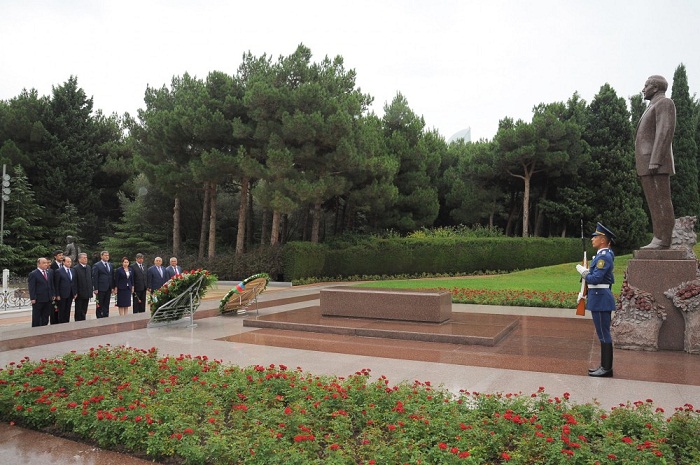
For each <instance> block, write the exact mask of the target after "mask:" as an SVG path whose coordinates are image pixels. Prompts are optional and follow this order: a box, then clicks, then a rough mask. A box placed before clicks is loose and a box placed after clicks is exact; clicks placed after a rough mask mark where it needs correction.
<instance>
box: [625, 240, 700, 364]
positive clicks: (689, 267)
mask: <svg viewBox="0 0 700 465" xmlns="http://www.w3.org/2000/svg"><path fill="white" fill-rule="evenodd" d="M633 256H634V258H632V260H630V261H629V264H628V266H627V281H628V282H629V285H630V286H633V287H636V288H639V289H641V290H643V291H647V292H650V293H651V294H652V295H653V296H654V299H656V302H658V303H659V304H660V305H662V306H663V307H664V310H666V314H667V317H666V321H664V323H663V325H662V326H661V330H660V331H659V350H683V349H684V347H683V340H684V333H685V321H684V319H683V315H682V314H681V311H680V310H678V309H677V308H675V307H674V306H673V302H672V301H671V299H669V298H668V297H666V296H665V295H664V292H665V291H667V290H668V289H671V288H673V287H676V286H678V285H679V284H681V283H682V282H685V281H692V280H693V279H695V274H696V270H697V262H696V261H695V260H690V259H686V258H685V252H684V251H683V250H679V249H667V250H645V249H641V250H636V251H635V252H634V255H633Z"/></svg>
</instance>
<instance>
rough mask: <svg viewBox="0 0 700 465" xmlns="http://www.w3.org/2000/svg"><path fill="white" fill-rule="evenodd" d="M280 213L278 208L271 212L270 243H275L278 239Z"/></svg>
mask: <svg viewBox="0 0 700 465" xmlns="http://www.w3.org/2000/svg"><path fill="white" fill-rule="evenodd" d="M281 219H282V214H281V213H280V212H279V210H275V211H273V212H272V227H271V228H270V245H273V246H274V245H277V244H278V243H279V241H280V221H281Z"/></svg>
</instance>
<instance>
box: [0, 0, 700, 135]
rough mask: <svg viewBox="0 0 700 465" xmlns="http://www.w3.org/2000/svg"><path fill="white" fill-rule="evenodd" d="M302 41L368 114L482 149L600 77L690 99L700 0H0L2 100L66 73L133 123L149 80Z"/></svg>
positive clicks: (231, 63) (625, 90) (593, 86)
mask: <svg viewBox="0 0 700 465" xmlns="http://www.w3.org/2000/svg"><path fill="white" fill-rule="evenodd" d="M300 43H303V44H304V45H306V46H307V47H309V48H310V49H311V52H312V53H313V60H314V61H320V60H322V59H323V57H324V56H329V57H334V56H336V55H341V56H342V57H343V58H344V60H345V66H346V68H354V69H355V70H356V72H357V85H358V86H359V87H361V89H362V91H363V92H365V93H369V94H370V95H371V96H373V97H374V104H373V105H372V109H373V111H374V112H375V113H377V114H378V115H383V107H384V105H385V104H386V103H389V102H391V100H392V99H393V98H394V96H395V95H396V93H397V92H401V93H402V94H403V95H404V96H405V97H406V98H407V99H408V103H409V106H410V107H411V108H412V109H413V111H414V112H416V113H417V114H419V115H422V116H423V117H424V118H425V122H426V127H427V128H428V129H430V128H436V129H437V130H438V131H439V132H440V133H441V134H442V135H443V136H445V138H449V137H450V136H451V135H452V134H454V133H455V132H457V131H459V130H461V129H464V128H467V127H471V130H472V140H478V139H480V138H486V139H491V138H493V136H494V135H495V133H496V129H497V126H498V121H499V120H500V119H502V118H503V117H505V116H510V117H513V118H515V119H518V118H522V119H525V120H530V118H531V116H532V107H533V106H534V105H536V104H538V103H542V102H544V103H550V102H555V101H566V100H567V99H568V98H569V97H571V95H572V94H573V93H574V92H575V91H578V92H579V94H580V95H581V97H582V98H583V99H585V100H586V101H588V102H590V101H591V99H592V98H593V96H594V95H595V94H596V93H597V92H598V90H599V89H600V87H601V86H602V85H603V84H605V83H606V82H607V83H609V84H610V85H611V86H612V87H613V88H614V89H615V90H616V91H617V93H618V95H619V96H622V97H625V98H627V97H630V96H631V95H634V94H637V93H639V92H640V91H641V89H642V87H643V84H644V81H645V80H646V78H647V77H648V76H649V75H652V74H661V75H663V76H665V77H666V78H667V79H668V81H669V82H672V78H673V73H674V71H675V70H676V67H677V66H678V65H679V64H681V63H683V64H685V66H686V68H687V73H688V82H689V86H690V92H691V95H692V94H694V93H696V92H698V89H700V1H697V0H665V1H659V0H656V1H649V0H478V1H472V0H454V1H453V0H430V1H408V0H405V1H382V0H354V1H333V0H323V1H304V0H297V1H264V0H258V1H250V0H248V1H233V0H230V1H223V0H212V1H207V0H199V1H189V0H156V1H150V0H120V1H106V0H54V1H49V0H0V63H1V64H2V67H1V68H0V100H9V99H11V98H13V97H15V96H17V95H18V94H19V93H20V92H21V91H22V89H24V88H26V89H32V88H34V89H36V90H37V91H38V92H39V94H40V95H50V94H51V89H52V86H58V85H61V84H63V83H64V82H65V81H66V80H67V79H68V78H69V77H70V76H71V75H74V76H77V78H78V84H79V85H80V87H82V88H83V89H84V90H85V92H86V93H87V95H88V96H92V97H93V98H94V108H95V109H101V110H102V111H103V112H105V113H107V114H110V113H117V114H119V115H121V114H123V113H125V112H129V113H130V114H132V115H135V114H136V110H137V109H138V108H142V107H143V106H144V104H143V95H144V91H145V89H146V86H147V85H150V86H155V87H160V86H162V85H164V84H165V85H168V86H169V85H170V81H171V78H172V77H173V76H174V75H177V76H180V75H182V74H184V73H185V72H188V73H190V74H191V75H195V76H197V77H200V78H206V76H207V74H208V73H209V72H210V71H214V70H219V71H224V72H226V73H229V74H234V73H235V72H236V69H237V68H238V66H239V65H240V63H241V57H242V55H243V53H244V52H247V51H250V52H252V53H253V54H254V55H262V54H264V53H267V54H268V55H272V56H273V57H274V58H275V59H276V58H277V57H278V56H280V55H289V54H291V53H293V52H294V50H295V49H296V47H297V46H298V45H299V44H300ZM668 95H669V96H670V95H671V94H670V89H669V93H668Z"/></svg>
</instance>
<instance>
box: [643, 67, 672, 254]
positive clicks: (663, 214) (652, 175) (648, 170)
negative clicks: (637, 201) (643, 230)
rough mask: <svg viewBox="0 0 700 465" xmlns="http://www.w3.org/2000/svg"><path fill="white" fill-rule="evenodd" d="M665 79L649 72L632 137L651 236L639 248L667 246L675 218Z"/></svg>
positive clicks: (669, 117) (669, 125) (668, 103)
mask: <svg viewBox="0 0 700 465" xmlns="http://www.w3.org/2000/svg"><path fill="white" fill-rule="evenodd" d="M667 89H668V81H666V79H664V78H663V77H662V76H650V77H649V79H647V82H646V83H645V84H644V89H643V90H642V93H643V94H644V99H645V100H649V106H648V107H647V109H646V111H644V114H643V115H642V117H641V118H640V119H639V124H638V125H637V136H636V138H635V141H634V155H635V160H636V167H637V175H638V176H639V179H640V180H641V183H642V189H643V190H644V197H645V198H646V200H647V204H648V205H649V212H650V213H651V227H652V230H653V232H654V239H652V241H651V243H649V244H648V245H646V246H644V247H642V249H668V248H669V247H670V246H671V235H672V234H673V226H674V223H675V218H674V215H673V204H672V203H671V175H672V174H675V173H676V169H675V166H674V164H673V149H672V148H671V143H672V142H673V132H674V131H675V130H676V106H675V105H674V103H673V100H671V99H670V98H668V97H666V90H667Z"/></svg>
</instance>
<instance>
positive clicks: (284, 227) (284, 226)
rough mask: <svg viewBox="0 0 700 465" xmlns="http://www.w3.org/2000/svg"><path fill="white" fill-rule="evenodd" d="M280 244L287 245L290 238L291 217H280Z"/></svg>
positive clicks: (285, 215)
mask: <svg viewBox="0 0 700 465" xmlns="http://www.w3.org/2000/svg"><path fill="white" fill-rule="evenodd" d="M279 229H280V240H279V242H280V244H286V243H287V237H288V236H289V215H287V214H284V215H282V216H280V228H279Z"/></svg>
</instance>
